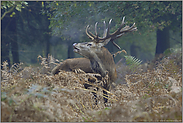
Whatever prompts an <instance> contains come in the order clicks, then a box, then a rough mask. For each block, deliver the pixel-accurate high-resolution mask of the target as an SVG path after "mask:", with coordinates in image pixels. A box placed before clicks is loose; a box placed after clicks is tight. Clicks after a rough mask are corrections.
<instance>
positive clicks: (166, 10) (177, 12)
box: [47, 1, 182, 34]
mask: <svg viewBox="0 0 183 123" xmlns="http://www.w3.org/2000/svg"><path fill="white" fill-rule="evenodd" d="M181 3H182V2H181V1H176V2H175V1H168V2H166V1H164V2H160V1H145V2H144V1H137V2H134V1H128V2H124V1H112V2H111V1H107V2H106V1H105V2H104V1H103V2H97V1H95V2H84V1H82V2H78V1H74V2H69V1H67V2H65V1H59V2H58V1H57V2H48V6H47V8H50V11H52V14H51V13H47V14H48V15H49V16H50V19H51V23H50V28H52V29H53V30H55V31H54V32H53V34H61V33H59V32H60V31H61V30H62V29H64V30H65V29H67V28H68V26H70V28H74V27H76V26H77V25H78V26H82V27H84V26H86V25H85V22H87V24H90V22H93V21H94V22H96V21H99V22H102V21H103V20H108V19H109V18H114V19H115V20H116V22H120V21H121V20H120V19H121V18H122V17H123V16H126V18H127V21H128V22H130V23H129V24H131V23H133V22H136V25H137V27H138V28H142V27H143V28H144V27H145V28H146V29H147V30H151V31H153V30H155V29H156V28H158V29H163V28H164V27H165V26H169V25H172V24H173V25H175V24H177V22H179V26H180V25H181V18H180V17H181V16H182V14H181V12H182V4H181ZM172 18H176V19H175V20H174V19H172ZM73 21H74V22H75V23H76V25H72V22H73ZM81 22H83V24H82V23H81ZM94 22H93V23H94ZM173 25H172V28H173V27H175V26H173ZM56 28H59V29H61V30H58V29H56Z"/></svg>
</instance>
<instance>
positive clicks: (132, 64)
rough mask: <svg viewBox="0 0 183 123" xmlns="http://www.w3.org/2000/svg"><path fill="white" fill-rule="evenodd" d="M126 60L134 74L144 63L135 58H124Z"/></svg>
mask: <svg viewBox="0 0 183 123" xmlns="http://www.w3.org/2000/svg"><path fill="white" fill-rule="evenodd" d="M124 57H125V59H126V64H127V65H128V66H129V68H130V70H132V71H133V72H134V71H135V70H136V69H137V68H138V67H139V65H140V64H141V63H142V61H141V60H139V59H137V58H135V57H134V56H124Z"/></svg>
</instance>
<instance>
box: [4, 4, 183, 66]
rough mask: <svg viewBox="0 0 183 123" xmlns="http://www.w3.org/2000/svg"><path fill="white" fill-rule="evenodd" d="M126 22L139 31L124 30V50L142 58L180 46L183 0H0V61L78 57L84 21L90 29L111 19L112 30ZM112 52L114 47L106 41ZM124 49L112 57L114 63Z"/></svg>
mask: <svg viewBox="0 0 183 123" xmlns="http://www.w3.org/2000/svg"><path fill="white" fill-rule="evenodd" d="M124 16H125V22H128V25H132V24H133V23H134V22H135V23H136V26H137V27H138V31H136V32H133V33H129V34H127V35H124V36H123V37H121V38H120V39H117V40H116V43H117V44H118V45H119V46H120V47H121V48H122V49H124V50H126V51H127V53H128V55H132V56H135V57H136V58H138V59H141V60H142V61H143V62H147V61H149V60H152V59H153V58H154V57H155V56H156V55H159V54H161V53H164V52H165V51H167V50H168V51H171V49H175V48H181V46H182V1H162V2H159V1H147V2H143V1H135V2H134V1H128V2H127V1H100V2H99V1H94V2H91V1H81V2H79V1H72V2H71V1H52V2H41V1H37V2H36V1H28V2H23V1H1V63H2V62H3V61H5V60H7V61H8V63H9V65H12V64H13V63H19V62H23V63H24V64H26V65H30V64H31V65H36V64H38V61H37V57H38V56H39V55H41V56H43V57H47V56H48V54H50V55H52V56H53V57H54V58H57V59H59V60H65V59H67V58H74V57H81V56H80V55H78V54H75V53H74V52H73V47H72V44H73V43H75V42H87V41H90V39H88V37H87V35H86V34H85V29H86V26H87V25H90V27H91V29H90V30H91V31H92V32H93V31H94V28H93V27H94V24H95V23H96V22H99V25H98V27H99V33H100V35H102V32H103V21H104V20H105V21H106V22H108V21H109V19H111V18H112V19H113V21H112V26H111V32H114V31H115V30H116V29H117V28H118V27H119V25H120V24H121V21H122V18H123V17H124ZM106 47H107V48H108V49H109V51H110V52H111V53H115V52H117V51H118V49H117V48H116V47H114V46H113V45H112V44H111V43H109V44H108V45H107V46H106ZM123 55H124V54H122V53H121V54H119V55H118V56H117V57H115V62H118V61H119V60H120V59H122V58H123Z"/></svg>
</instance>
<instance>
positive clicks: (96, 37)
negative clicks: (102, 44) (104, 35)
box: [95, 22, 98, 38]
mask: <svg viewBox="0 0 183 123" xmlns="http://www.w3.org/2000/svg"><path fill="white" fill-rule="evenodd" d="M97 24H98V22H96V23H95V35H96V38H98V33H97Z"/></svg>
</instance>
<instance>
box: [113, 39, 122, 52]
mask: <svg viewBox="0 0 183 123" xmlns="http://www.w3.org/2000/svg"><path fill="white" fill-rule="evenodd" d="M112 43H113V44H114V46H116V47H117V48H118V49H120V50H121V47H120V46H118V45H117V44H116V43H115V42H114V39H113V40H112Z"/></svg>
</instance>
